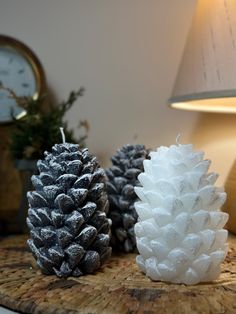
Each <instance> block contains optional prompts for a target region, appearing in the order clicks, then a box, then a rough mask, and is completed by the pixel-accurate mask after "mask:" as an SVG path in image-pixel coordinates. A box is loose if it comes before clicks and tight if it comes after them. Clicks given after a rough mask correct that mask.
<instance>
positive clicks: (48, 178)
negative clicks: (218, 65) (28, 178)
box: [27, 143, 111, 277]
mask: <svg viewBox="0 0 236 314" xmlns="http://www.w3.org/2000/svg"><path fill="white" fill-rule="evenodd" d="M37 165H38V169H39V173H40V174H39V175H34V176H32V183H33V185H34V187H35V191H33V192H28V201H29V205H30V208H29V211H28V218H27V224H28V227H29V229H30V236H31V238H30V239H29V240H28V245H29V247H30V250H31V251H32V253H33V255H34V257H35V259H36V260H37V264H38V266H39V267H40V268H41V270H42V272H43V273H45V274H56V275H57V276H58V277H67V276H81V275H83V274H86V273H92V272H94V271H95V270H96V269H98V268H99V267H100V265H101V264H102V263H103V262H104V261H105V260H106V259H108V258H109V256H110V255H111V247H110V246H109V242H110V235H109V233H110V223H109V220H108V218H107V217H106V212H107V210H108V200H107V194H106V191H105V184H104V182H105V172H104V170H103V169H102V168H100V166H99V164H98V162H97V159H96V157H95V156H93V155H91V154H89V152H88V149H87V148H85V149H80V148H79V146H78V145H75V144H69V143H63V144H56V145H54V146H53V147H52V153H48V152H46V153H45V159H44V160H39V161H38V164H37Z"/></svg>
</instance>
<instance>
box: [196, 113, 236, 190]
mask: <svg viewBox="0 0 236 314" xmlns="http://www.w3.org/2000/svg"><path fill="white" fill-rule="evenodd" d="M192 141H193V143H195V145H196V148H197V149H201V150H203V151H205V157H206V158H209V159H211V160H212V165H211V168H210V171H216V172H217V173H219V175H220V176H219V179H218V181H217V183H218V185H223V184H224V182H225V180H226V178H227V176H228V174H229V172H230V169H231V167H232V165H233V163H234V161H235V159H236V115H234V114H219V113H201V114H199V118H198V120H197V122H196V126H195V128H194V131H193V134H192Z"/></svg>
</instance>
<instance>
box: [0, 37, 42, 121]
mask: <svg viewBox="0 0 236 314" xmlns="http://www.w3.org/2000/svg"><path fill="white" fill-rule="evenodd" d="M0 47H7V48H9V49H12V50H13V51H16V52H17V53H19V54H21V55H22V56H23V58H24V59H26V61H27V62H28V63H29V65H30V66H31V68H32V70H33V73H34V76H35V81H36V92H35V93H34V94H33V95H32V97H33V99H35V100H37V99H38V98H39V96H40V95H42V94H43V93H44V92H45V90H46V77H45V72H44V69H43V66H42V64H41V62H40V61H39V59H38V57H37V56H36V54H35V53H34V52H33V50H32V49H31V48H29V47H28V46H27V45H26V44H25V43H23V42H21V41H20V40H18V39H15V38H13V37H10V36H6V35H2V34H0ZM9 123H11V122H0V124H9Z"/></svg>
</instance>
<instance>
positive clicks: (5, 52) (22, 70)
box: [0, 46, 37, 123]
mask: <svg viewBox="0 0 236 314" xmlns="http://www.w3.org/2000/svg"><path fill="white" fill-rule="evenodd" d="M0 84H1V85H3V86H4V87H8V88H10V89H11V90H13V91H14V92H15V94H16V95H17V96H33V95H34V94H35V93H36V92H37V83H36V78H35V73H34V70H33V68H32V66H31V64H30V63H29V61H28V60H27V59H26V58H25V57H24V55H22V54H20V53H19V52H18V51H17V50H14V49H12V48H10V47H7V46H3V47H0ZM12 114H13V115H14V116H15V117H19V116H20V115H22V114H24V109H22V108H20V107H19V106H17V104H16V102H15V100H13V99H11V98H9V93H8V92H7V91H4V90H1V89H0V122H1V123H4V122H10V121H11V120H12Z"/></svg>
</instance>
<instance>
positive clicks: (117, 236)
mask: <svg viewBox="0 0 236 314" xmlns="http://www.w3.org/2000/svg"><path fill="white" fill-rule="evenodd" d="M146 158H148V151H147V150H146V148H145V146H144V145H129V144H127V145H124V146H123V147H122V148H121V149H119V150H118V151H117V152H116V154H115V155H114V156H113V157H112V158H111V161H112V164H113V165H112V167H111V168H109V169H107V170H106V174H107V177H108V182H107V192H108V199H109V203H110V209H109V212H108V216H109V218H111V220H112V241H111V243H112V246H113V247H114V248H116V249H118V250H121V251H125V252H132V251H134V250H135V249H136V241H135V236H134V224H135V223H136V221H137V213H136V211H135V208H134V202H135V201H136V200H137V195H136V194H135V192H134V186H135V185H138V184H139V182H138V180H137V176H138V175H139V174H140V173H141V172H142V171H143V160H144V159H146Z"/></svg>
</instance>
